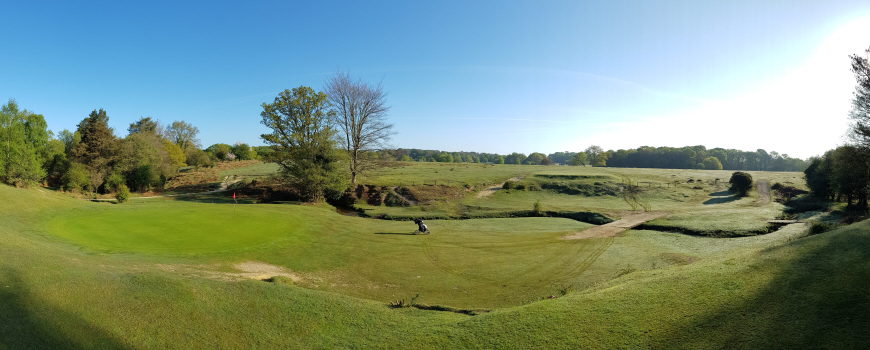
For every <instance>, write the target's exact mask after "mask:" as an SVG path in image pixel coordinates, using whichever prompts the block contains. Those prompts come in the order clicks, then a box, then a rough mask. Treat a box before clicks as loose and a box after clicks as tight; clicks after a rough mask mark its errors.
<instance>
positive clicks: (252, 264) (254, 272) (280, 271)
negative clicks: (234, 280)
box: [233, 261, 302, 282]
mask: <svg viewBox="0 0 870 350" xmlns="http://www.w3.org/2000/svg"><path fill="white" fill-rule="evenodd" d="M233 267H234V268H236V270H240V271H244V272H243V273H239V274H236V275H238V276H240V277H245V278H251V279H257V280H264V279H267V278H270V277H272V276H284V277H287V278H290V279H291V280H293V282H299V281H301V280H302V277H299V275H297V274H295V273H293V271H291V270H290V269H288V268H286V267H283V266H278V265H271V264H267V263H264V262H259V261H245V262H242V263H238V264H235V265H233Z"/></svg>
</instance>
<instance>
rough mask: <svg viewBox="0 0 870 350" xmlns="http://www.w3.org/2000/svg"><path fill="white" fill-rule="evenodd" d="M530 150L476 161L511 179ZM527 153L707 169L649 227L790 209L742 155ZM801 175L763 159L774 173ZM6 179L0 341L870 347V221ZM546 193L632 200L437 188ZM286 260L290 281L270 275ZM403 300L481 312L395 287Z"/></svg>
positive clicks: (505, 199)
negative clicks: (626, 219) (704, 233)
mask: <svg viewBox="0 0 870 350" xmlns="http://www.w3.org/2000/svg"><path fill="white" fill-rule="evenodd" d="M499 167H501V166H496V167H493V169H497V168H499ZM511 167H513V166H504V168H508V169H510V168H511ZM405 168H412V167H405ZM521 168H522V167H521V166H517V168H514V171H513V172H510V171H503V173H497V174H496V173H493V174H476V173H473V172H471V171H469V173H468V174H465V175H462V176H465V178H467V179H483V178H486V179H491V181H493V182H500V181H504V180H505V179H507V178H510V177H513V176H516V175H517V174H519V172H518V170H520V169H521ZM529 168H532V170H528V171H526V172H523V173H522V175H523V178H524V180H523V181H529V182H531V181H537V182H538V184H547V183H550V182H551V180H552V177H547V176H535V175H561V176H581V175H582V176H593V177H587V178H582V177H581V178H567V177H566V178H561V179H560V181H563V182H564V185H565V186H566V187H560V188H569V189H572V190H578V191H579V190H591V191H594V190H595V189H594V188H593V187H594V186H593V187H583V186H580V187H577V186H579V185H583V184H589V185H594V183H595V182H601V183H604V181H611V182H613V181H616V180H610V179H611V178H617V177H618V176H619V175H622V176H630V177H631V179H632V180H634V181H661V179H667V178H669V177H672V176H671V175H674V173H676V175H677V176H680V177H684V178H686V179H684V180H683V181H686V180H687V179H688V177H692V178H693V180H695V181H693V184H692V186H693V187H694V186H700V187H702V189H701V190H698V189H694V188H692V187H689V186H686V187H685V188H684V187H683V185H682V184H681V185H680V187H678V188H677V189H673V188H671V190H670V191H667V190H666V189H662V190H656V191H653V190H647V191H645V192H642V193H641V196H642V199H644V200H646V201H647V202H648V203H649V204H650V205H652V206H653V209H654V210H659V209H661V210H665V211H669V212H671V215H670V216H668V217H665V218H660V219H656V220H654V221H652V222H650V225H651V226H652V225H660V226H668V225H670V226H673V227H679V226H680V225H682V226H685V227H689V228H692V227H698V228H704V227H718V229H722V230H730V229H735V228H736V229H741V227H743V226H740V225H747V226H745V228H744V229H745V230H751V229H753V228H754V227H756V226H755V225H757V224H758V222H763V221H764V220H766V218H768V217H772V216H776V215H777V214H778V213H779V212H781V210H782V206H781V205H780V204H778V203H768V204H764V205H759V204H758V203H757V202H756V200H757V198H756V197H750V198H744V199H734V200H731V199H728V196H726V195H722V194H721V191H722V189H720V188H719V187H721V186H722V185H717V184H716V182H715V178H717V177H718V178H720V182H721V181H722V180H721V179H722V178H723V177H726V176H727V175H723V174H724V173H726V172H722V173H717V172H709V173H710V174H707V173H708V172H704V171H698V172H693V171H686V172H685V173H684V172H683V171H671V170H651V169H608V168H568V167H529ZM535 169H541V170H535ZM418 170H419V169H418ZM480 170H481V172H482V171H483V170H486V171H488V170H490V168H481V169H480ZM238 171H239V174H242V173H245V172H248V173H250V174H255V173H257V172H262V169H247V170H246V169H244V168H242V169H238ZM420 171H425V169H424V170H420ZM455 171H456V170H454V172H455ZM727 173H728V174H730V172H727ZM496 175H497V176H496ZM501 176H504V177H503V178H499V177H501ZM594 176H607V177H608V178H603V177H594ZM794 176H796V174H794V173H757V174H756V173H753V177H755V178H756V179H758V178H766V179H768V180H769V181H770V182H771V183H775V182H785V181H789V180H790V179H793V178H794ZM459 178H461V177H457V181H458V179H459ZM399 179H401V178H399ZM698 179H701V180H703V183H702V184H700V185H696V182H697V180H698ZM725 180H726V181H727V178H725ZM487 181H490V180H487ZM792 181H793V180H792ZM794 182H795V184H797V183H798V182H799V181H794ZM572 186H573V187H572ZM557 189H558V188H557ZM0 198H3V199H4V200H3V201H0V215H2V216H0V221H2V223H3V224H2V225H0V242H2V243H0V256H2V257H3V258H2V259H0V349H20V348H33V347H42V348H46V347H47V348H163V347H168V348H208V349H211V348H252V347H253V348H367V347H379V348H380V347H383V348H445V347H447V348H457V347H458V348H493V347H498V348H522V349H529V348H590V347H591V348H662V349H665V348H698V349H708V348H753V349H755V348H762V349H764V348H784V347H785V348H792V347H798V348H862V347H866V346H868V345H870V344H868V342H870V340H868V339H867V338H866V337H865V336H864V335H865V333H866V329H868V326H870V316H868V315H870V312H868V311H870V303H867V298H866V290H867V289H868V288H870V278H868V277H870V265H868V264H867V263H866V262H867V261H870V243H868V242H870V240H868V238H870V223H868V222H862V223H858V224H854V225H851V226H848V227H844V228H841V229H838V230H835V231H832V232H828V233H825V234H821V235H817V236H811V237H806V238H801V237H803V236H804V230H805V225H804V224H792V225H788V226H785V227H784V228H782V229H780V230H778V231H775V232H772V233H768V234H764V235H750V236H748V237H737V238H710V237H697V236H688V235H683V234H678V233H668V232H662V231H652V230H643V229H636V230H629V231H626V232H623V233H622V234H620V235H619V236H617V237H607V238H598V239H578V240H564V239H561V238H562V237H563V236H565V235H567V234H570V233H573V232H578V231H582V230H584V229H586V228H590V227H593V226H594V225H591V224H587V223H583V222H579V221H575V220H571V219H567V218H558V217H520V218H503V219H498V218H491V219H474V220H427V224H428V225H429V227H430V228H431V229H432V231H433V234H431V235H420V236H415V235H410V233H411V232H413V230H414V229H415V227H414V225H413V223H411V222H408V221H387V220H375V219H367V218H361V217H352V216H345V215H341V214H339V213H337V212H336V211H335V210H334V208H332V207H330V206H328V205H323V206H310V205H296V204H248V203H251V201H241V202H240V203H243V204H239V205H238V206H236V209H235V212H233V205H232V200H227V199H226V198H224V197H218V196H205V195H204V196H191V197H188V198H184V199H170V198H155V199H147V200H140V201H136V202H134V203H129V204H123V205H117V204H108V203H92V202H85V201H80V200H74V199H71V198H68V197H65V196H63V195H59V194H56V193H52V192H48V191H44V190H39V189H34V190H22V189H14V188H10V187H7V186H3V185H0ZM722 198H725V199H722ZM535 200H541V201H542V203H544V204H545V206H546V207H547V208H546V210H565V211H597V212H602V213H605V214H607V215H610V216H612V217H614V218H616V217H619V216H621V214H622V213H625V210H626V209H629V208H628V204H627V203H626V202H625V201H623V200H622V197H617V196H609V195H603V196H585V195H582V194H567V193H558V192H557V191H555V190H552V189H551V190H545V189H544V190H541V191H518V190H513V191H511V192H510V193H507V192H506V191H503V190H500V191H498V192H496V193H495V194H493V195H492V196H489V197H481V198H478V197H477V196H475V195H474V192H469V193H467V194H466V195H464V196H462V197H461V198H458V199H456V200H454V201H450V202H451V203H433V206H436V207H437V208H436V209H437V210H441V211H443V212H444V213H451V214H455V213H457V212H460V211H463V210H464V211H465V212H479V213H484V212H495V211H499V210H502V211H505V210H529V209H531V206H532V203H533V202H534V201H535ZM620 203H621V204H620ZM376 210H384V211H386V210H396V212H397V213H400V214H401V213H414V212H417V213H430V212H424V211H423V210H422V209H420V207H416V208H415V207H408V208H405V207H377V208H372V209H371V210H369V212H371V211H376ZM660 222H664V224H661V223H660ZM745 222H749V223H750V224H744V223H745ZM723 227H724V228H723ZM747 232H749V231H747ZM267 276H285V277H287V278H286V279H276V282H272V283H270V282H263V281H260V279H262V278H265V277H267ZM291 281H293V282H291ZM402 299H404V300H405V301H406V302H410V301H411V300H412V299H413V300H414V301H415V302H417V303H423V304H428V305H441V306H448V307H453V308H458V309H463V310H467V311H468V312H467V313H470V314H473V315H474V316H472V315H469V314H463V313H456V312H444V311H428V310H420V309H416V308H390V307H389V306H388V303H389V302H390V301H396V300H402Z"/></svg>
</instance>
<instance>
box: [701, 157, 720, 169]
mask: <svg viewBox="0 0 870 350" xmlns="http://www.w3.org/2000/svg"><path fill="white" fill-rule="evenodd" d="M704 169H707V170H722V162H720V161H719V158H716V157H707V158H704Z"/></svg>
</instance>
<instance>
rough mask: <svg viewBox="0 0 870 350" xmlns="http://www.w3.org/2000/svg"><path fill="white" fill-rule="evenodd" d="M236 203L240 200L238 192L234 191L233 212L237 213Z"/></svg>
mask: <svg viewBox="0 0 870 350" xmlns="http://www.w3.org/2000/svg"><path fill="white" fill-rule="evenodd" d="M236 204H239V201H238V200H237V199H236V193H235V192H233V214H235V213H236Z"/></svg>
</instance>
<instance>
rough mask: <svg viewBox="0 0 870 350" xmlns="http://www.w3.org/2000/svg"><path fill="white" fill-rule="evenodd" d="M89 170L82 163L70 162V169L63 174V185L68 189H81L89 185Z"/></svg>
mask: <svg viewBox="0 0 870 350" xmlns="http://www.w3.org/2000/svg"><path fill="white" fill-rule="evenodd" d="M88 179H89V177H88V171H87V169H85V166H84V165H82V164H81V163H72V164H70V167H69V170H67V172H66V174H64V175H63V187H64V188H66V190H67V191H72V190H76V191H80V190H81V189H82V188H83V187H85V186H87V185H88Z"/></svg>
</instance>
